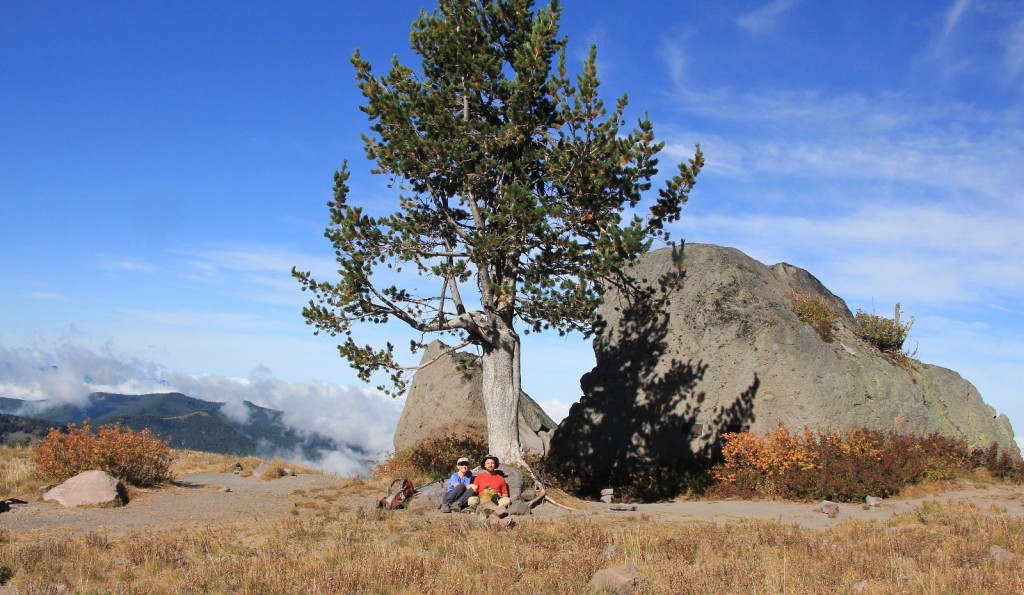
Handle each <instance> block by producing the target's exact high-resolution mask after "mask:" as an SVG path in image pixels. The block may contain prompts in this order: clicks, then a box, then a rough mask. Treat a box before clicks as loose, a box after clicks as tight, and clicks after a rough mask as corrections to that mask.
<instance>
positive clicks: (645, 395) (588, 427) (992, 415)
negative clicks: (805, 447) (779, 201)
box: [551, 244, 1019, 475]
mask: <svg viewBox="0 0 1024 595" xmlns="http://www.w3.org/2000/svg"><path fill="white" fill-rule="evenodd" d="M679 258H680V254H679V252H678V250H676V249H671V248H669V249H664V250H659V251H656V252H652V253H650V254H647V255H645V256H644V257H642V258H641V259H640V260H639V262H638V263H637V265H636V269H635V273H636V274H637V276H638V277H639V278H642V279H645V280H646V283H649V284H652V285H653V284H654V283H656V282H657V281H658V280H659V279H662V278H664V277H665V276H666V275H672V274H674V273H677V272H678V271H679V270H680V266H679ZM682 266H683V271H684V273H683V278H682V281H681V284H680V285H679V286H678V287H677V288H676V289H673V290H672V294H671V296H670V303H669V304H668V306H667V307H666V308H665V310H664V313H663V314H662V315H660V316H652V315H651V314H650V308H649V306H648V305H647V304H645V303H644V302H643V301H642V300H639V301H638V300H632V301H633V303H630V300H627V299H626V298H625V296H624V294H621V293H619V292H615V291H612V292H610V293H609V294H608V295H607V296H606V301H605V303H604V305H603V306H602V307H601V310H600V314H601V316H602V317H603V318H604V320H605V321H606V322H607V326H606V327H605V328H604V329H603V330H602V331H601V332H600V333H598V335H597V336H596V338H595V340H594V349H595V352H596V360H597V365H596V366H595V367H594V369H593V370H592V371H591V372H589V373H587V374H586V375H584V377H583V378H582V380H581V382H580V383H581V386H582V388H583V393H584V395H583V397H582V399H581V400H580V402H579V403H576V404H575V405H573V407H572V409H571V410H570V412H569V415H568V416H567V417H566V419H565V420H563V421H562V424H561V426H560V427H559V428H558V429H557V430H556V432H555V434H554V436H553V438H552V442H551V456H552V459H553V460H555V461H560V462H562V463H568V464H571V465H573V466H577V467H582V468H587V469H589V470H590V471H592V472H598V475H601V474H602V473H601V472H612V471H616V470H618V471H628V470H629V469H633V468H637V467H643V466H646V465H649V464H652V463H665V462H673V461H678V460H680V459H683V460H687V461H695V462H707V461H708V460H710V459H711V458H712V457H713V456H715V454H716V452H717V449H718V448H719V447H720V444H721V441H720V437H721V435H722V434H723V433H725V432H728V431H740V430H750V431H754V432H758V433H763V432H767V431H771V430H773V429H775V428H777V427H778V426H779V424H780V423H781V424H784V425H785V426H787V427H789V428H791V429H794V430H797V431H800V430H802V429H803V428H804V427H808V428H811V429H814V430H827V431H839V432H843V431H848V430H851V429H853V428H855V427H859V426H866V427H868V428H871V429H875V430H896V431H899V432H913V433H915V434H919V435H924V434H930V433H932V432H941V433H943V434H945V435H948V436H958V437H962V438H964V439H965V440H966V441H967V442H969V443H970V444H971V445H973V446H979V447H985V446H988V445H989V444H991V443H992V442H996V443H997V444H998V445H999V446H1000V447H1001V448H1003V449H1006V450H1008V451H1011V452H1014V453H1018V454H1019V450H1018V449H1017V446H1016V444H1015V442H1014V440H1013V430H1012V429H1011V427H1010V423H1009V420H1008V419H1007V418H1006V416H1004V415H998V414H997V413H996V411H995V410H994V409H993V408H992V407H990V406H988V405H986V404H985V403H984V402H983V401H982V399H981V395H979V394H978V391H977V389H976V388H975V387H974V386H972V385H971V383H969V382H967V381H966V380H964V379H963V378H961V377H960V376H959V375H958V374H957V373H956V372H953V371H951V370H947V369H945V368H940V367H938V366H932V365H928V364H924V363H919V362H915V361H912V360H910V361H907V362H904V363H903V365H897V364H896V363H894V361H893V360H892V359H891V358H888V357H886V356H884V355H883V354H882V353H881V352H879V351H878V350H877V349H875V348H874V347H873V346H872V345H870V344H868V343H866V342H865V341H863V340H861V339H860V338H858V337H857V336H856V335H855V334H854V332H853V331H852V330H851V329H852V328H853V316H852V315H851V313H850V310H849V308H848V307H847V306H846V304H845V303H844V302H843V301H842V300H841V299H840V298H838V297H836V296H835V295H833V294H832V293H831V292H829V291H828V290H827V289H826V288H825V287H824V286H823V285H822V284H821V283H820V282H819V281H818V280H817V279H816V278H814V277H813V276H812V275H811V274H810V273H808V272H807V271H804V270H803V269H799V268H797V267H794V266H792V265H789V264H785V263H781V264H776V265H774V266H770V267H769V266H765V265H764V264H761V263H759V262H757V261H755V260H753V259H751V258H750V257H748V256H746V255H745V254H743V253H742V252H740V251H739V250H736V249H733V248H723V247H719V246H712V245H703V244H687V245H686V246H685V255H684V258H683V260H682ZM794 294H802V295H813V296H817V297H819V298H820V299H822V300H824V301H825V302H827V303H828V304H830V306H831V307H832V309H833V310H834V311H835V312H837V313H838V315H839V322H838V324H837V326H836V329H835V338H834V340H832V341H831V342H828V341H826V340H824V339H822V337H820V336H819V335H818V333H817V332H816V331H815V330H814V329H813V328H812V327H811V326H810V325H809V324H807V323H805V322H803V321H801V320H800V319H799V318H798V317H797V316H796V314H794V313H793V310H792V299H791V296H793V295H794Z"/></svg>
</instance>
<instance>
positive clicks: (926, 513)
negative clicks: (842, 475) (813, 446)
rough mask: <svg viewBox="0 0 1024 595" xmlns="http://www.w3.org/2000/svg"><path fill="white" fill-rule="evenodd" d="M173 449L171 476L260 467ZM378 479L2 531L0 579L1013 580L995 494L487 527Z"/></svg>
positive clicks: (369, 585)
mask: <svg viewBox="0 0 1024 595" xmlns="http://www.w3.org/2000/svg"><path fill="white" fill-rule="evenodd" d="M179 455H180V456H179V460H178V465H179V467H177V468H176V469H175V470H176V472H178V473H188V472H194V471H224V470H227V469H228V468H230V466H231V465H233V464H234V463H235V462H236V461H239V462H242V463H243V465H251V466H252V468H254V467H255V465H256V464H258V460H253V461H246V460H245V459H238V458H237V457H227V456H221V455H209V454H207V453H195V452H192V451H182V452H181V453H179ZM30 459H31V456H30V454H28V453H26V450H24V449H23V450H16V449H11V448H7V449H2V450H0V462H2V467H0V469H2V472H0V486H8V485H14V486H19V485H22V486H27V488H15V489H34V483H33V481H32V480H31V478H30V476H31V470H27V469H26V468H25V463H24V462H25V461H30ZM250 471H251V468H250ZM26 474H28V476H29V479H25V476H26ZM19 478H20V479H19ZM387 483H388V482H387V480H385V479H358V478H353V479H348V480H345V481H342V482H339V483H337V484H334V485H331V486H327V487H315V488H309V489H306V490H297V491H295V492H293V493H292V494H291V495H290V496H289V498H290V499H291V500H292V502H293V509H292V510H291V514H290V515H289V518H288V519H287V520H283V521H280V522H273V523H260V524H253V523H241V522H240V523H238V524H236V525H229V526H219V527H205V528H183V529H167V530H145V531H132V532H128V533H123V534H121V533H106V532H92V533H86V534H84V535H81V534H80V535H72V536H69V535H67V534H66V533H64V532H62V531H59V530H54V531H49V532H47V531H33V532H30V533H28V532H26V533H22V532H14V531H9V530H4V529H2V528H0V584H2V585H4V586H5V587H9V588H11V590H13V591H14V592H18V593H48V592H74V593H84V592H96V593H106V592H118V593H207V592H211V593H292V592H302V593H441V592H444V593H469V592H481V591H482V592H495V593H498V592H517V593H518V592H524V593H579V592H583V591H584V590H585V586H586V584H587V582H588V581H589V580H590V577H591V576H593V574H594V573H595V572H597V571H598V570H600V569H602V568H606V567H609V566H616V565H619V564H622V563H630V564H633V565H635V566H636V567H638V568H639V569H640V570H641V571H642V572H643V573H644V574H645V575H646V576H647V577H648V579H649V581H650V582H649V584H648V585H646V586H644V587H643V588H642V589H641V590H640V591H639V592H640V593H698V592H701V593H703V592H720V593H779V592H787V593H832V592H835V593H850V592H863V593H904V592H915V593H958V592H972V593H1020V592H1024V519H1019V518H1013V517H1011V516H1009V515H1007V514H1005V508H1001V507H998V506H993V507H989V509H988V510H981V509H979V508H978V507H975V506H971V505H969V504H937V503H927V504H925V505H923V506H921V507H920V508H919V509H917V510H915V511H914V512H912V513H910V514H907V515H902V516H897V517H894V518H893V519H892V520H891V521H890V522H889V523H886V524H879V523H868V522H858V521H847V522H844V523H842V524H840V525H838V526H837V527H834V528H832V529H830V530H828V531H811V530H804V529H800V528H798V527H795V526H790V525H784V524H781V523H778V522H771V521H750V522H737V523H730V524H726V525H719V524H714V523H705V522H693V521H685V522H682V521H681V522H656V521H653V520H651V519H649V518H645V517H640V518H635V517H629V518H627V517H611V518H594V517H587V516H572V515H570V516H567V517H563V518H560V519H557V520H543V519H539V518H533V517H525V518H522V519H521V520H520V522H519V525H518V526H517V527H515V528H514V529H512V530H507V531H495V530H493V529H487V528H484V527H481V526H479V525H478V524H477V522H476V518H475V517H474V516H472V515H439V514H434V513H424V512H418V511H410V510H401V511H386V510H379V509H376V508H374V507H373V504H372V502H373V500H374V499H375V498H376V497H377V496H378V495H379V494H381V493H382V492H383V490H384V489H386V487H387ZM553 494H554V496H555V498H556V499H558V500H559V502H560V503H563V504H566V505H570V506H571V505H574V504H580V502H578V501H576V500H575V499H574V498H572V497H570V496H568V495H567V494H564V493H558V492H554V493H553ZM544 506H551V505H550V504H545V505H544ZM0 521H2V519H0ZM0 527H2V524H0ZM993 547H997V548H1002V549H1003V550H1006V551H1009V552H1012V553H1013V554H1016V556H1018V557H1020V558H1013V559H1010V560H1005V559H1000V558H999V556H996V555H994V554H993V553H992V548H993ZM481 577H487V579H486V580H487V586H486V588H481V583H480V581H481Z"/></svg>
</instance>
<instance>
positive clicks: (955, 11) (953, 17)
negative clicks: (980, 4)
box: [941, 0, 971, 39]
mask: <svg viewBox="0 0 1024 595" xmlns="http://www.w3.org/2000/svg"><path fill="white" fill-rule="evenodd" d="M970 7H971V0H954V2H953V4H951V5H950V7H949V8H948V9H947V10H946V14H945V18H944V19H943V26H942V36H941V37H942V39H947V38H948V37H949V36H950V35H952V34H953V31H954V30H955V29H956V27H957V25H958V24H959V23H960V21H961V19H963V16H964V14H965V13H966V12H967V11H968V10H969V9H970Z"/></svg>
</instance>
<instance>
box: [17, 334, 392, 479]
mask: <svg viewBox="0 0 1024 595" xmlns="http://www.w3.org/2000/svg"><path fill="white" fill-rule="evenodd" d="M93 392H112V393H119V394H147V393H166V392H181V393H183V394H186V395H188V396H190V397H194V398H197V399H203V400H207V401H214V402H223V403H225V405H224V409H223V412H224V413H225V414H226V415H228V416H231V417H233V418H234V419H236V420H238V421H244V420H245V417H246V414H247V410H246V408H245V406H244V405H243V403H244V402H245V401H249V402H251V403H254V404H256V405H259V406H260V407H266V408H270V409H276V410H279V411H282V412H284V416H283V421H284V423H285V425H287V426H288V427H290V428H292V429H294V430H295V431H296V432H297V433H298V434H299V435H300V436H311V435H312V434H319V435H321V436H326V437H328V438H332V439H334V440H335V442H337V443H338V444H340V445H345V444H347V445H351V446H353V447H357V448H359V449H362V450H364V451H366V452H368V453H369V454H370V457H371V458H373V459H379V458H381V457H383V456H384V454H385V452H386V451H387V450H389V449H390V448H391V446H392V437H393V436H394V431H395V426H396V425H397V423H398V417H399V415H400V413H401V408H402V402H401V401H400V400H395V399H392V398H390V397H387V396H385V395H382V394H380V393H378V392H377V391H375V390H372V389H366V388H354V387H348V386H341V385H337V384H328V383H321V382H313V381H306V382H286V381H284V380H280V379H277V378H274V377H273V375H272V373H271V371H270V370H269V369H268V368H266V367H259V368H257V369H256V370H254V371H253V373H252V374H251V375H250V377H249V378H246V379H234V378H225V377H222V376H212V375H211V376H193V375H190V374H185V373H182V372H175V371H168V370H164V369H163V368H162V367H161V366H159V365H158V364H156V363H154V362H151V361H146V360H142V359H136V358H127V357H124V356H122V355H119V354H116V353H114V352H113V351H112V350H109V349H108V350H105V351H100V352H94V351H92V350H90V349H87V348H83V347H79V346H76V345H74V344H70V343H65V344H62V345H59V346H57V347H56V348H54V349H52V350H49V351H47V350H42V349H27V348H22V349H10V348H7V347H4V346H3V345H0V396H5V397H10V398H18V399H24V400H29V401H39V400H42V399H53V400H57V401H60V402H63V403H68V404H72V405H76V406H81V405H84V404H85V403H86V402H87V400H88V397H89V395H90V394H91V393H93ZM268 456H280V457H282V458H285V459H286V460H290V461H293V462H299V463H305V464H308V465H312V466H316V467H319V468H322V469H324V470H326V471H330V472H333V473H338V474H342V475H353V474H360V473H365V472H366V471H367V468H366V467H367V464H366V461H365V460H364V455H360V454H359V453H358V452H356V451H355V450H352V449H351V448H346V447H344V446H342V447H341V448H340V450H339V451H336V452H330V453H324V457H323V459H322V460H320V461H308V460H304V459H303V457H302V455H301V454H300V453H298V452H278V453H268Z"/></svg>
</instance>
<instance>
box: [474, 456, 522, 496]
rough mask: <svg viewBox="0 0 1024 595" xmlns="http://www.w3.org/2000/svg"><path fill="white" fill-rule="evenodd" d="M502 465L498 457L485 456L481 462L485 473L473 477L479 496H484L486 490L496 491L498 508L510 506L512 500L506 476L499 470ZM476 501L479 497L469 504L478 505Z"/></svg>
mask: <svg viewBox="0 0 1024 595" xmlns="http://www.w3.org/2000/svg"><path fill="white" fill-rule="evenodd" d="M500 465H501V463H500V462H499V461H498V457H496V456H494V455H487V456H485V457H484V459H483V460H482V461H481V462H480V466H481V467H483V468H484V471H483V473H478V474H476V475H475V476H474V477H473V485H474V486H476V490H475V491H476V493H477V496H481V495H484V490H487V489H490V490H494V492H495V493H497V495H498V506H508V505H509V504H510V503H511V502H512V500H511V499H510V498H509V497H508V482H506V481H505V475H504V474H503V473H502V472H501V471H498V470H497V469H498V467H499V466H500ZM476 500H478V498H477V497H473V498H470V499H469V504H470V505H475V504H477V503H478V502H475V501H476Z"/></svg>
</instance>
